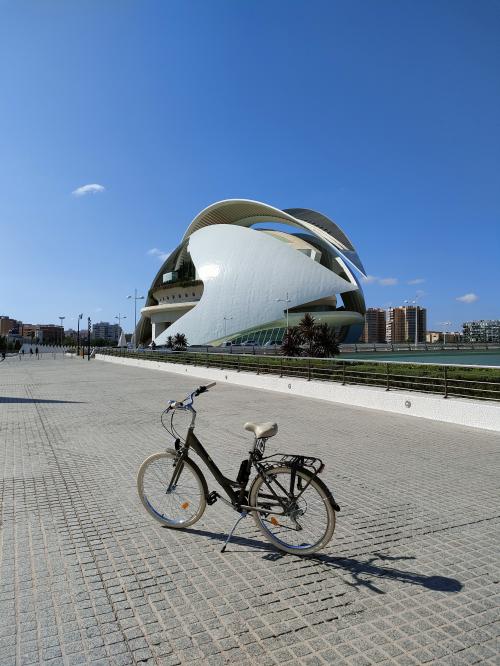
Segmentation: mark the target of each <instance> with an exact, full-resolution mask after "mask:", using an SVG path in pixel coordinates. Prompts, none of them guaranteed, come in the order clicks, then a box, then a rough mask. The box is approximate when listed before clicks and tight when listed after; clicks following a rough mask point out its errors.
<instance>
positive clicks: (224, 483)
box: [179, 425, 246, 507]
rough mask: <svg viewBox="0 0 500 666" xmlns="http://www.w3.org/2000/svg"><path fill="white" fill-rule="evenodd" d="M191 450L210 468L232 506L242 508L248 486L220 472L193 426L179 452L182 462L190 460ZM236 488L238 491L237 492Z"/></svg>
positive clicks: (190, 427)
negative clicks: (243, 494)
mask: <svg viewBox="0 0 500 666" xmlns="http://www.w3.org/2000/svg"><path fill="white" fill-rule="evenodd" d="M189 449H193V451H194V452H195V453H197V454H198V455H199V456H200V458H201V459H202V460H203V462H204V463H205V465H206V466H207V467H208V469H209V471H210V472H211V474H212V476H213V477H214V479H215V480H216V481H217V483H218V484H219V485H220V486H221V488H222V489H223V490H224V492H225V493H226V495H227V496H228V497H229V499H230V500H231V504H233V505H235V506H236V507H238V506H241V503H242V499H244V497H242V493H245V487H246V484H245V486H242V485H241V484H240V483H238V482H237V481H233V480H232V479H229V478H228V477H227V476H224V474H223V473H222V472H221V471H220V469H219V467H218V466H217V464H216V463H215V462H214V461H213V460H212V458H211V457H210V455H209V453H208V451H207V450H206V449H205V447H204V446H203V444H202V443H201V442H200V440H199V439H198V437H196V435H195V434H194V426H193V425H191V426H189V430H188V434H187V437H186V442H185V444H184V446H183V447H182V448H181V449H180V451H179V453H180V461H181V462H182V461H183V460H186V459H187V458H188V453H189ZM181 470H182V468H181ZM179 473H180V472H179ZM235 488H236V489H237V490H235ZM238 491H239V492H238Z"/></svg>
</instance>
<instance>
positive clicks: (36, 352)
mask: <svg viewBox="0 0 500 666" xmlns="http://www.w3.org/2000/svg"><path fill="white" fill-rule="evenodd" d="M35 354H36V357H37V358H38V347H35Z"/></svg>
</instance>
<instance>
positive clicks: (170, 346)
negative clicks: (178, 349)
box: [165, 335, 174, 349]
mask: <svg viewBox="0 0 500 666" xmlns="http://www.w3.org/2000/svg"><path fill="white" fill-rule="evenodd" d="M165 347H166V348H167V349H173V348H174V340H173V338H172V336H171V335H169V336H168V338H167V341H166V343H165Z"/></svg>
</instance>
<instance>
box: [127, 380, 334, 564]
mask: <svg viewBox="0 0 500 666" xmlns="http://www.w3.org/2000/svg"><path fill="white" fill-rule="evenodd" d="M215 384H216V383H215V382H213V383H211V384H207V385H206V386H199V387H198V388H197V389H195V390H194V391H193V392H192V393H190V394H188V395H187V396H186V398H184V400H182V401H181V402H178V401H176V400H169V402H168V405H167V407H166V409H165V410H164V411H163V412H162V415H161V423H162V425H163V427H164V428H165V429H166V430H167V431H168V432H169V433H170V434H171V436H172V437H173V438H174V440H175V442H174V448H173V449H166V451H163V452H161V453H155V454H153V455H151V456H149V457H148V458H147V459H146V460H144V462H143V463H142V465H141V466H140V469H139V472H138V475H137V489H138V492H139V497H140V499H141V502H142V504H143V505H144V507H145V508H146V510H147V511H148V513H149V514H150V515H151V516H152V517H153V518H155V519H156V520H157V521H159V522H160V523H162V524H163V525H165V526H166V527H169V528H174V529H182V528H186V527H190V526H191V525H193V524H194V523H196V521H198V520H199V519H200V518H201V516H202V515H203V512H204V511H205V508H206V506H207V504H208V505H209V506H210V505H213V504H215V502H216V501H217V500H219V499H220V500H221V501H223V502H225V503H226V504H228V505H229V506H231V507H232V508H233V509H234V510H236V511H237V512H238V513H239V514H240V516H239V518H238V519H237V520H236V522H235V524H234V525H233V528H232V529H231V531H230V533H229V535H228V537H227V539H226V542H225V543H224V545H223V547H222V551H221V552H224V551H225V549H226V546H227V544H228V543H229V540H230V539H231V537H232V536H233V534H234V531H235V529H236V527H237V525H238V524H239V522H240V521H241V520H242V519H243V518H245V517H246V516H247V515H248V514H252V516H253V518H254V520H255V522H256V524H257V527H258V528H259V530H260V531H261V532H262V534H263V535H264V536H265V537H266V538H267V539H268V541H270V542H271V543H272V544H273V545H274V546H275V547H277V548H279V549H280V550H282V551H284V552H286V553H295V554H301V555H309V554H311V553H315V552H317V551H318V550H320V549H321V548H324V547H325V546H326V544H327V543H328V542H329V541H330V539H331V538H332V536H333V532H334V529H335V513H336V512H337V511H340V507H339V505H338V504H337V503H336V501H335V499H334V498H333V495H332V494H331V492H330V490H329V489H328V488H327V486H326V485H325V484H324V483H323V482H322V481H321V480H320V479H319V478H318V475H319V474H320V473H321V472H322V471H323V469H324V467H325V466H324V463H323V462H322V461H321V460H320V459H319V458H314V457H312V456H304V455H289V454H282V453H278V454H275V455H274V456H265V455H264V454H265V447H266V443H267V440H268V439H269V438H270V437H274V436H275V435H276V433H277V432H278V425H277V424H276V423H272V422H268V423H261V424H257V423H245V425H244V428H245V429H246V430H248V431H250V432H253V434H254V443H253V447H252V448H251V450H250V451H249V455H248V458H245V459H244V460H242V462H241V464H240V469H239V472H238V475H237V477H236V479H235V480H232V479H229V478H228V477H226V476H224V474H222V472H221V470H220V469H219V467H218V466H217V465H216V463H215V462H214V461H213V460H212V458H211V457H210V455H209V454H208V452H207V451H206V449H205V448H204V447H203V445H202V444H201V442H200V441H199V439H198V438H197V437H196V435H195V433H194V430H195V423H196V410H195V409H194V406H193V402H194V398H196V397H198V396H199V395H200V394H201V393H205V392H206V391H207V390H208V389H210V388H212V387H214V386H215ZM179 411H184V412H189V413H190V415H191V421H190V424H189V426H188V431H187V435H186V437H185V438H184V439H183V438H182V437H181V436H180V435H179V433H178V432H177V430H176V429H175V425H174V416H175V414H176V413H177V412H179ZM166 415H170V425H169V426H168V425H166V424H165V421H164V419H165V416H166ZM190 451H194V452H195V453H197V454H198V456H199V457H200V458H201V460H202V461H203V462H204V463H205V465H206V467H207V468H208V470H209V471H210V472H211V474H212V475H213V477H214V478H215V480H216V481H217V482H218V483H219V485H220V486H221V488H222V489H223V490H224V492H225V494H226V495H227V497H228V499H226V498H224V497H222V496H221V495H220V494H219V493H218V492H217V491H215V490H213V491H211V492H209V490H208V485H207V481H206V479H205V477H204V475H203V473H202V472H201V470H200V468H199V467H198V465H197V464H196V462H194V460H193V459H192V458H190V457H189V452H190ZM252 469H253V470H255V472H256V476H255V478H254V479H253V480H252V483H251V484H250V487H249V488H248V483H249V480H250V476H251V473H252Z"/></svg>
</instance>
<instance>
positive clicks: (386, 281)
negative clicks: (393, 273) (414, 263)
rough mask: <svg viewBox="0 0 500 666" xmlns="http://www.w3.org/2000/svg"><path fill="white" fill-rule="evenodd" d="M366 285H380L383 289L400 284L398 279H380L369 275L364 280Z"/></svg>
mask: <svg viewBox="0 0 500 666" xmlns="http://www.w3.org/2000/svg"><path fill="white" fill-rule="evenodd" d="M363 282H364V283H365V284H380V285H381V286H382V287H388V286H391V285H394V284H397V283H398V279H397V278H379V277H377V276H376V275H367V276H366V277H364V278H363Z"/></svg>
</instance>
